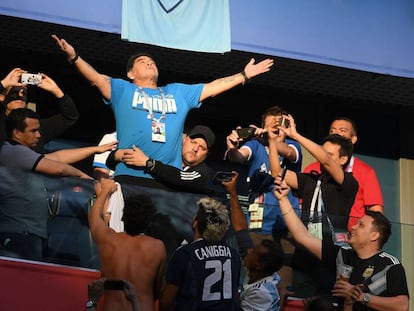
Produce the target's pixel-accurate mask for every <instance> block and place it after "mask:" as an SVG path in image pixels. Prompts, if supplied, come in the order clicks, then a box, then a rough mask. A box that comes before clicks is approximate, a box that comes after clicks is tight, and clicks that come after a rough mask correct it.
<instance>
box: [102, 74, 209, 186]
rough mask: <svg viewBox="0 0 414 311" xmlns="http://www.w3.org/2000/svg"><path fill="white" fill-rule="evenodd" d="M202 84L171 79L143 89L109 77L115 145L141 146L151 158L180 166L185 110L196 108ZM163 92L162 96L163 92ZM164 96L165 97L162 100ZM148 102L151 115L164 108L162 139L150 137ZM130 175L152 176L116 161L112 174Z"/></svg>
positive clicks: (157, 115)
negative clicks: (163, 132) (176, 81)
mask: <svg viewBox="0 0 414 311" xmlns="http://www.w3.org/2000/svg"><path fill="white" fill-rule="evenodd" d="M203 87H204V84H192V85H189V84H182V83H172V84H168V85H166V86H163V87H161V89H162V93H161V92H160V90H159V88H158V89H148V88H144V89H143V90H144V92H145V94H146V95H147V96H145V95H144V94H143V92H142V89H140V88H139V87H137V86H136V85H135V84H133V83H130V82H128V81H125V80H122V79H114V78H111V99H110V101H109V102H106V103H107V104H109V105H111V107H112V110H113V111H114V114H115V120H116V126H117V135H118V141H119V144H118V148H119V149H129V148H132V146H133V145H135V146H137V147H138V148H140V149H141V150H142V151H143V152H144V153H145V154H146V155H147V156H149V157H150V158H154V159H157V160H159V161H161V162H163V163H165V164H169V165H172V166H175V167H177V168H179V169H181V165H182V159H181V148H182V135H183V130H184V123H185V119H186V117H187V114H188V112H189V111H190V110H191V109H193V108H198V107H199V106H200V105H201V103H200V102H199V100H200V95H201V92H202V90H203ZM162 95H163V96H162ZM163 97H164V100H163ZM148 105H151V106H152V111H153V114H154V118H156V119H159V118H160V117H161V114H162V111H163V109H164V110H165V112H166V114H165V120H164V122H165V134H166V135H165V142H154V141H152V120H151V119H150V118H148V116H149V112H148ZM117 175H130V176H136V177H144V178H152V177H151V175H149V174H145V173H144V172H143V171H142V170H136V169H133V168H129V167H127V166H126V165H125V164H123V163H119V164H118V165H117V166H116V169H115V176H117Z"/></svg>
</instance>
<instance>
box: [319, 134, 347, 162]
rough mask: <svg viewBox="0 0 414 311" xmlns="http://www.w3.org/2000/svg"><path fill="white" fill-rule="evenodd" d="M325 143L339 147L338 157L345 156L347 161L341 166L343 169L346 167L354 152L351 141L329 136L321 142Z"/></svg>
mask: <svg viewBox="0 0 414 311" xmlns="http://www.w3.org/2000/svg"><path fill="white" fill-rule="evenodd" d="M326 142H330V143H332V144H334V145H339V147H340V148H339V156H341V157H343V156H347V157H348V161H347V163H345V164H344V165H343V167H346V166H347V165H348V162H349V161H350V160H351V157H352V153H353V151H354V145H353V144H352V141H351V140H350V139H348V138H345V137H343V136H341V135H338V134H331V135H328V136H326V137H325V138H324V139H323V141H322V144H324V143H326Z"/></svg>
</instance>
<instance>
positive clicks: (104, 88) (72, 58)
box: [52, 35, 111, 100]
mask: <svg viewBox="0 0 414 311" xmlns="http://www.w3.org/2000/svg"><path fill="white" fill-rule="evenodd" d="M52 38H53V39H54V40H55V42H56V44H57V45H58V46H59V48H60V49H61V50H62V51H63V52H64V53H65V54H66V55H67V59H68V61H69V62H70V63H71V64H72V65H74V66H75V67H76V69H78V70H79V72H80V73H81V74H82V75H83V76H84V77H85V78H86V79H87V80H88V81H89V82H90V83H91V84H92V85H94V86H96V87H97V88H98V89H99V91H100V92H101V94H102V96H103V97H104V98H105V99H107V100H109V99H110V98H111V82H110V80H109V77H108V76H106V75H104V74H101V73H99V72H97V71H96V70H95V69H94V68H93V67H92V66H91V65H89V64H88V63H87V62H86V61H85V60H83V59H82V58H81V57H80V56H79V54H78V53H77V52H76V50H75V48H74V47H73V46H72V45H70V44H69V43H68V42H67V41H66V40H65V39H61V38H59V37H58V36H57V35H52Z"/></svg>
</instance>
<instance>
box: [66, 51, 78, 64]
mask: <svg viewBox="0 0 414 311" xmlns="http://www.w3.org/2000/svg"><path fill="white" fill-rule="evenodd" d="M78 58H79V54H78V52H77V51H75V57H73V58H72V59H69V60H68V62H69V64H71V65H74V64H75V63H76V61H77V60H78Z"/></svg>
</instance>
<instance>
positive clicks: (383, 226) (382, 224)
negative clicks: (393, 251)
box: [366, 210, 391, 249]
mask: <svg viewBox="0 0 414 311" xmlns="http://www.w3.org/2000/svg"><path fill="white" fill-rule="evenodd" d="M366 215H367V216H369V217H371V218H372V219H373V220H372V225H373V226H374V227H375V230H377V231H378V232H379V234H380V238H379V246H380V248H381V249H382V247H383V246H384V245H385V243H387V241H388V239H389V237H390V235H391V222H390V221H389V220H388V218H387V217H385V216H384V214H382V213H380V212H376V211H370V210H367V211H366Z"/></svg>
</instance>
